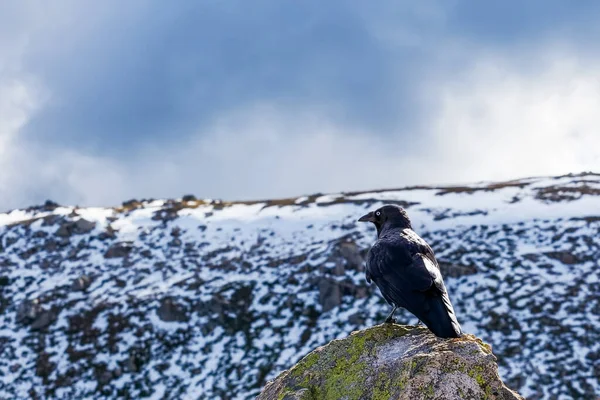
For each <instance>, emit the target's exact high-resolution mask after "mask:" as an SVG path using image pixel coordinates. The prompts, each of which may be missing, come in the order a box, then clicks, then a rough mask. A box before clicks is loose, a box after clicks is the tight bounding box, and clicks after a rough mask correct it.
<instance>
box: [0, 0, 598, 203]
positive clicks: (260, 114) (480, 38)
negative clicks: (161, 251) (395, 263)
mask: <svg viewBox="0 0 600 400" xmlns="http://www.w3.org/2000/svg"><path fill="white" fill-rule="evenodd" d="M574 4H575V3H567V2H563V1H531V2H525V3H523V2H517V1H508V2H501V3H500V2H476V1H449V2H446V1H443V2H442V1H438V2H436V1H430V2H428V1H422V2H409V1H399V2H398V1H381V2H364V1H342V0H332V1H328V2H322V1H316V0H307V1H292V0H281V1H280V0H277V1H276V0H258V1H252V2H249V1H241V0H236V1H233V0H227V1H216V0H212V1H208V0H207V1H188V0H185V1H184V0H181V1H178V2H176V3H169V4H167V3H156V2H147V1H127V2H118V1H102V2H100V1H98V2H91V1H90V2H81V1H74V0H73V1H70V0H61V1H59V2H58V1H57V2H52V3H43V2H26V1H23V2H17V1H14V2H10V3H9V2H3V3H1V4H0V108H2V112H1V113H0V168H2V169H3V171H4V173H3V174H0V206H2V207H3V208H6V207H9V206H10V207H13V206H24V205H27V204H28V203H32V202H38V201H41V200H43V199H44V198H45V197H54V198H55V199H56V200H59V201H62V202H67V203H73V202H79V203H81V204H90V203H93V204H107V203H114V202H118V201H119V200H122V199H124V198H127V197H149V196H153V197H168V196H176V195H180V194H182V193H186V192H196V193H199V192H201V193H199V194H201V195H206V196H211V197H229V198H234V197H235V198H248V197H254V198H256V197H270V196H284V195H291V194H300V193H304V192H315V191H332V190H342V189H349V190H350V189H361V188H366V187H377V186H383V185H390V184H392V183H389V182H390V178H389V176H388V177H386V176H383V174H381V170H382V169H386V168H387V169H386V170H387V171H388V175H391V176H393V177H394V179H393V181H394V182H393V186H399V185H403V184H409V183H410V184H412V183H421V182H412V181H408V180H407V179H406V178H405V177H404V175H403V174H402V173H401V171H402V170H403V167H404V166H405V165H410V166H411V167H412V166H413V165H422V166H423V168H422V169H421V170H420V172H419V173H413V174H411V176H412V177H414V179H419V180H423V181H429V182H444V181H457V180H461V179H466V178H468V179H472V178H473V177H480V176H483V175H473V174H466V173H464V172H463V171H467V168H466V167H465V166H466V165H469V163H472V162H473V160H474V158H475V156H476V155H477V154H479V153H481V151H479V152H478V153H472V154H471V153H469V156H467V155H464V154H463V153H461V151H465V149H468V148H472V147H473V146H474V145H476V144H477V143H475V142H476V140H475V139H478V138H479V137H481V138H483V139H485V140H491V138H496V137H497V138H502V137H503V135H505V134H506V133H505V131H504V130H503V129H513V128H514V127H513V126H512V125H511V126H508V127H505V126H504V125H502V124H503V123H505V121H508V122H510V121H513V120H514V121H521V122H522V125H523V126H524V127H525V128H527V129H528V132H529V131H532V132H534V131H536V129H538V128H539V129H542V128H544V129H546V128H547V127H551V126H552V125H551V124H546V125H543V126H542V127H541V128H540V127H538V125H535V123H534V122H529V120H528V119H527V118H531V115H534V114H535V115H537V114H536V113H537V109H535V110H533V111H532V110H529V109H527V107H528V106H531V99H530V97H531V96H530V95H529V93H530V91H538V92H539V93H541V94H540V95H539V99H541V100H540V101H544V99H545V98H547V97H548V95H547V94H546V93H545V92H544V90H546V89H544V88H547V87H550V88H551V90H554V89H556V90H564V91H566V92H567V93H571V92H573V91H572V90H571V87H570V86H569V80H570V79H571V78H573V79H575V78H578V77H583V78H582V79H583V80H584V83H585V84H587V85H588V86H589V84H588V82H592V83H593V82H594V81H593V78H592V75H593V74H590V73H589V71H588V70H587V69H586V68H585V66H587V65H589V68H590V70H594V68H595V67H594V65H597V62H596V61H595V57H596V52H595V43H597V40H598V39H600V35H599V32H600V31H599V28H598V24H597V23H596V20H597V19H598V17H600V3H597V2H592V1H585V2H577V3H576V6H574ZM556 43H558V44H560V46H556V45H555V44H556ZM558 47H560V51H559V52H557V53H556V54H554V53H552V51H554V49H555V48H558ZM565 60H566V61H565ZM582 60H583V61H582ZM563 61H565V62H566V63H567V65H568V67H565V68H563V69H560V68H559V69H558V70H557V71H558V72H556V71H555V69H553V68H554V67H552V66H553V65H555V64H557V63H558V64H560V63H561V62H563ZM569 63H570V64H569ZM480 64H481V65H483V66H484V68H483V69H482V68H480ZM560 65H562V64H560ZM580 65H583V67H580ZM495 67H497V68H496V69H494V68H495ZM486 68H487V69H486ZM498 68H499V69H498ZM544 71H545V72H544ZM548 71H549V72H548ZM542 73H546V75H543V74H542ZM523 74H526V77H525V78H523V76H524V75H523ZM540 74H542V75H543V76H545V78H543V79H542V81H540V82H541V83H540V84H538V83H537V81H536V80H535V79H537V78H538V76H540ZM575 74H578V75H577V76H575ZM521 75H523V76H521ZM547 76H549V78H548V77H547ZM544 79H545V80H544ZM504 80H507V81H508V82H512V84H513V86H506V85H504ZM562 81H566V82H567V84H566V89H563V88H562V86H560V87H558V86H556V85H559V84H560V82H562ZM557 82H558V83H557ZM585 84H584V85H583V86H584V87H586V85H585ZM527 85H531V87H529V86H527ZM526 86H527V89H524V90H520V89H519V90H516V91H514V92H508V93H504V92H503V91H504V90H505V89H506V88H507V87H509V88H510V87H516V88H521V87H526ZM522 92H523V93H522ZM543 92H544V93H543ZM535 93H537V92H535ZM577 93H578V92H577ZM577 93H575V97H574V98H572V99H570V100H569V103H568V106H569V107H566V108H568V109H571V108H572V109H573V111H572V112H571V113H570V114H569V113H560V115H561V117H562V118H563V119H564V121H563V122H562V125H561V126H562V127H565V129H566V130H567V131H568V130H569V129H570V130H576V129H583V128H582V127H581V126H579V125H577V124H579V122H580V121H584V122H585V121H588V119H586V118H581V115H578V114H577V112H578V111H577V110H586V109H587V108H586V107H589V108H590V109H592V108H594V107H593V106H594V104H595V103H593V101H591V100H590V101H588V100H589V99H595V95H594V94H587V92H586V94H585V96H584V95H579V94H577ZM528 96H529V97H528ZM582 99H583V100H582ZM580 100H581V101H583V103H582V104H580V103H577V101H580ZM586 101H587V103H586ZM513 104H514V107H513ZM574 105H577V106H576V107H575V106H574ZM556 109H557V110H564V109H565V106H564V105H561V106H560V107H558V106H557V108H556ZM551 112H554V108H552V111H551ZM537 120H544V118H542V117H540V118H537V119H536V121H537ZM508 122H507V123H508ZM515 124H516V122H515ZM530 125H535V126H534V127H532V126H530ZM525 128H523V129H525ZM585 128H586V129H587V125H586V126H585ZM517 131H518V129H517ZM474 132H475V133H474ZM517 133H519V132H517ZM454 134H458V135H457V136H456V137H457V138H456V139H451V140H450V139H449V137H450V136H451V135H454ZM557 135H558V134H557ZM582 135H583V136H585V134H582ZM461 137H462V138H463V139H460V138H461ZM557 137H558V136H557ZM582 142H583V141H582ZM486 143H488V142H486ZM490 143H495V142H493V141H492V142H490ZM553 143H554V142H553ZM564 143H565V142H564V141H563V139H562V136H561V139H560V140H559V139H557V140H556V142H555V143H554V144H553V146H555V147H556V148H562V147H564ZM491 147H498V146H491ZM587 147H588V148H589V146H587ZM480 148H482V147H480ZM450 149H453V151H450ZM2 152H3V153H2ZM469 157H473V159H471V158H469ZM488 159H490V160H492V159H494V157H492V156H488V157H486V158H485V159H481V160H480V162H481V163H482V164H481V165H479V166H478V168H477V170H478V171H481V174H485V173H487V172H489V171H492V172H494V171H498V170H510V171H515V169H509V168H504V167H502V168H499V167H498V165H496V164H494V163H493V162H492V161H489V162H488ZM501 159H502V158H501V157H498V160H501ZM522 159H523V163H522V168H521V169H519V170H517V173H519V174H520V173H521V172H520V171H523V172H522V174H525V175H526V174H531V173H538V172H537V171H538V170H537V169H535V170H534V169H531V168H529V167H528V165H529V164H528V163H530V157H529V155H528V154H522ZM590 159H592V158H590ZM306 160H310V161H306ZM498 162H500V161H498ZM283 164H285V166H286V168H287V169H282V168H281V166H282V165H283ZM542 164H543V163H542ZM514 165H521V164H518V163H515V164H514ZM540 165H541V164H540ZM569 165H579V164H573V163H572V164H569ZM586 165H587V164H586ZM274 167H275V168H274ZM565 168H566V167H565ZM468 170H469V171H472V170H473V169H472V168H470V169H468ZM7 171H9V172H7ZM440 171H441V172H442V173H443V174H440ZM486 171H487V172H486ZM544 171H545V170H544ZM511 173H512V172H511ZM157 176H160V179H158V178H157ZM494 176H496V175H494ZM258 177H259V178H258ZM358 177H362V178H363V179H360V180H358V179H354V178H358ZM486 177H488V175H485V176H483V178H486ZM489 177H490V178H491V176H489ZM356 182H358V183H356Z"/></svg>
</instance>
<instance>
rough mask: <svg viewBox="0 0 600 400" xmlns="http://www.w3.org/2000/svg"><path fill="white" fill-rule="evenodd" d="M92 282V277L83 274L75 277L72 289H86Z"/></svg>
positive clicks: (80, 290) (81, 290)
mask: <svg viewBox="0 0 600 400" xmlns="http://www.w3.org/2000/svg"><path fill="white" fill-rule="evenodd" d="M91 284H92V279H91V278H90V277H89V276H87V275H81V276H80V277H79V278H77V279H75V280H74V281H73V283H72V284H71V289H73V290H74V291H76V292H83V291H85V290H86V289H87V288H88V287H90V285H91Z"/></svg>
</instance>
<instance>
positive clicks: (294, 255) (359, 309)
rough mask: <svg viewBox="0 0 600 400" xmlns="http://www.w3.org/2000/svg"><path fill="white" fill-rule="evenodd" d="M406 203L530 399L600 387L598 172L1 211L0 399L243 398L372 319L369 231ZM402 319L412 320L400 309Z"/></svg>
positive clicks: (467, 317) (458, 303) (470, 314)
mask: <svg viewBox="0 0 600 400" xmlns="http://www.w3.org/2000/svg"><path fill="white" fill-rule="evenodd" d="M386 203H395V204H400V205H403V206H405V207H406V208H407V211H408V213H409V215H410V217H411V219H412V220H413V225H414V227H415V230H416V231H417V232H418V233H420V234H421V235H422V236H424V237H425V238H426V239H427V240H428V241H429V242H430V244H431V245H432V247H433V249H434V250H435V252H436V255H437V256H438V259H439V260H440V262H441V263H442V268H443V272H444V274H445V276H446V283H447V287H448V290H449V291H450V295H451V299H452V301H453V303H454V305H455V309H456V312H457V315H458V317H459V320H460V322H461V323H462V325H463V328H464V329H465V330H466V331H468V332H471V333H474V334H476V335H478V336H480V337H482V338H483V339H484V340H486V341H488V342H490V343H491V344H492V346H493V349H494V353H495V354H496V355H497V356H498V359H499V364H500V367H501V373H502V377H503V379H504V380H505V381H506V382H507V383H508V384H509V386H512V387H513V388H515V389H517V390H518V391H519V392H520V393H521V394H523V395H525V396H527V397H528V398H529V399H542V398H543V399H556V398H559V399H563V398H564V399H567V398H593V397H594V395H595V394H597V393H600V382H599V380H600V361H599V360H600V299H599V297H600V268H599V266H598V261H597V260H598V255H599V253H600V235H599V234H598V233H599V231H600V176H598V175H593V174H584V175H577V176H564V177H558V178H529V179H523V180H518V181H511V182H504V183H482V184H476V185H469V186H462V187H437V188H436V187H415V188H406V189H399V190H386V191H375V192H368V193H366V192H365V193H346V194H341V193H340V194H329V195H313V196H308V197H302V198H297V199H284V200H274V201H265V202H234V203H227V202H220V201H211V200H196V199H193V198H191V197H188V198H185V199H183V200H182V199H180V200H170V201H141V202H136V201H131V202H127V203H124V205H123V206H122V207H118V208H114V209H112V208H109V209H101V208H73V207H58V206H56V205H54V204H52V203H47V204H46V205H44V206H40V207H35V208H31V209H28V210H16V211H13V212H11V213H8V214H1V215H0V225H1V227H0V399H5V398H6V399H13V398H17V399H29V398H32V399H33V398H57V399H58V398H60V399H65V398H69V399H83V398H86V399H87V398H90V399H95V398H98V399H99V398H152V399H219V398H220V399H249V398H253V396H255V395H256V394H257V393H258V391H259V389H260V387H261V386H262V385H263V384H264V383H265V381H266V380H268V379H270V378H272V377H274V376H276V375H277V373H278V372H280V371H282V370H283V369H285V368H287V367H289V366H290V365H291V364H293V363H294V362H295V361H297V360H298V359H299V358H300V357H301V356H302V355H303V354H305V353H307V352H308V351H310V350H312V349H313V348H315V347H317V346H319V345H322V344H324V343H326V342H328V341H329V340H331V339H334V338H336V337H341V336H344V335H346V334H348V333H349V332H351V331H353V330H355V329H358V328H363V327H366V326H369V325H373V324H375V323H378V322H380V321H381V320H382V319H383V318H384V316H385V314H386V313H387V312H388V311H389V309H388V307H387V305H386V304H384V302H383V301H382V299H381V298H380V296H379V294H378V293H377V292H376V291H375V290H374V287H371V286H369V285H367V284H366V282H365V280H364V276H363V260H364V255H365V254H366V250H367V249H368V246H369V245H370V244H371V243H372V242H373V241H374V239H375V232H374V229H373V228H372V227H370V226H368V225H367V224H361V223H356V222H355V221H356V219H357V218H358V217H360V216H361V215H363V214H364V213H365V212H366V211H367V210H371V209H374V208H376V207H379V206H381V205H383V204H386ZM399 318H400V320H401V321H403V322H407V323H415V322H416V320H415V319H414V318H413V317H411V316H409V315H408V314H402V313H400V314H399Z"/></svg>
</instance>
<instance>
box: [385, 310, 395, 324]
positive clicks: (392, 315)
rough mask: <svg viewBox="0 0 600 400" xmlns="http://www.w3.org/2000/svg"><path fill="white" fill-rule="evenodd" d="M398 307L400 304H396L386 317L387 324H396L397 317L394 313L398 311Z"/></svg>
mask: <svg viewBox="0 0 600 400" xmlns="http://www.w3.org/2000/svg"><path fill="white" fill-rule="evenodd" d="M397 308H398V306H394V308H392V312H391V313H390V315H388V317H387V318H386V319H385V322H384V323H385V324H395V323H396V318H394V313H395V312H396V309H397Z"/></svg>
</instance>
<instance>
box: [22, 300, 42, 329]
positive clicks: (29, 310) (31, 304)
mask: <svg viewBox="0 0 600 400" xmlns="http://www.w3.org/2000/svg"><path fill="white" fill-rule="evenodd" d="M43 311H44V310H43V308H42V306H41V305H40V304H39V301H38V300H37V299H35V300H25V301H23V302H22V303H21V304H19V308H17V317H16V318H17V322H19V323H22V324H30V323H31V322H33V321H34V320H35V318H37V316H38V315H39V314H40V313H42V312H43Z"/></svg>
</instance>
